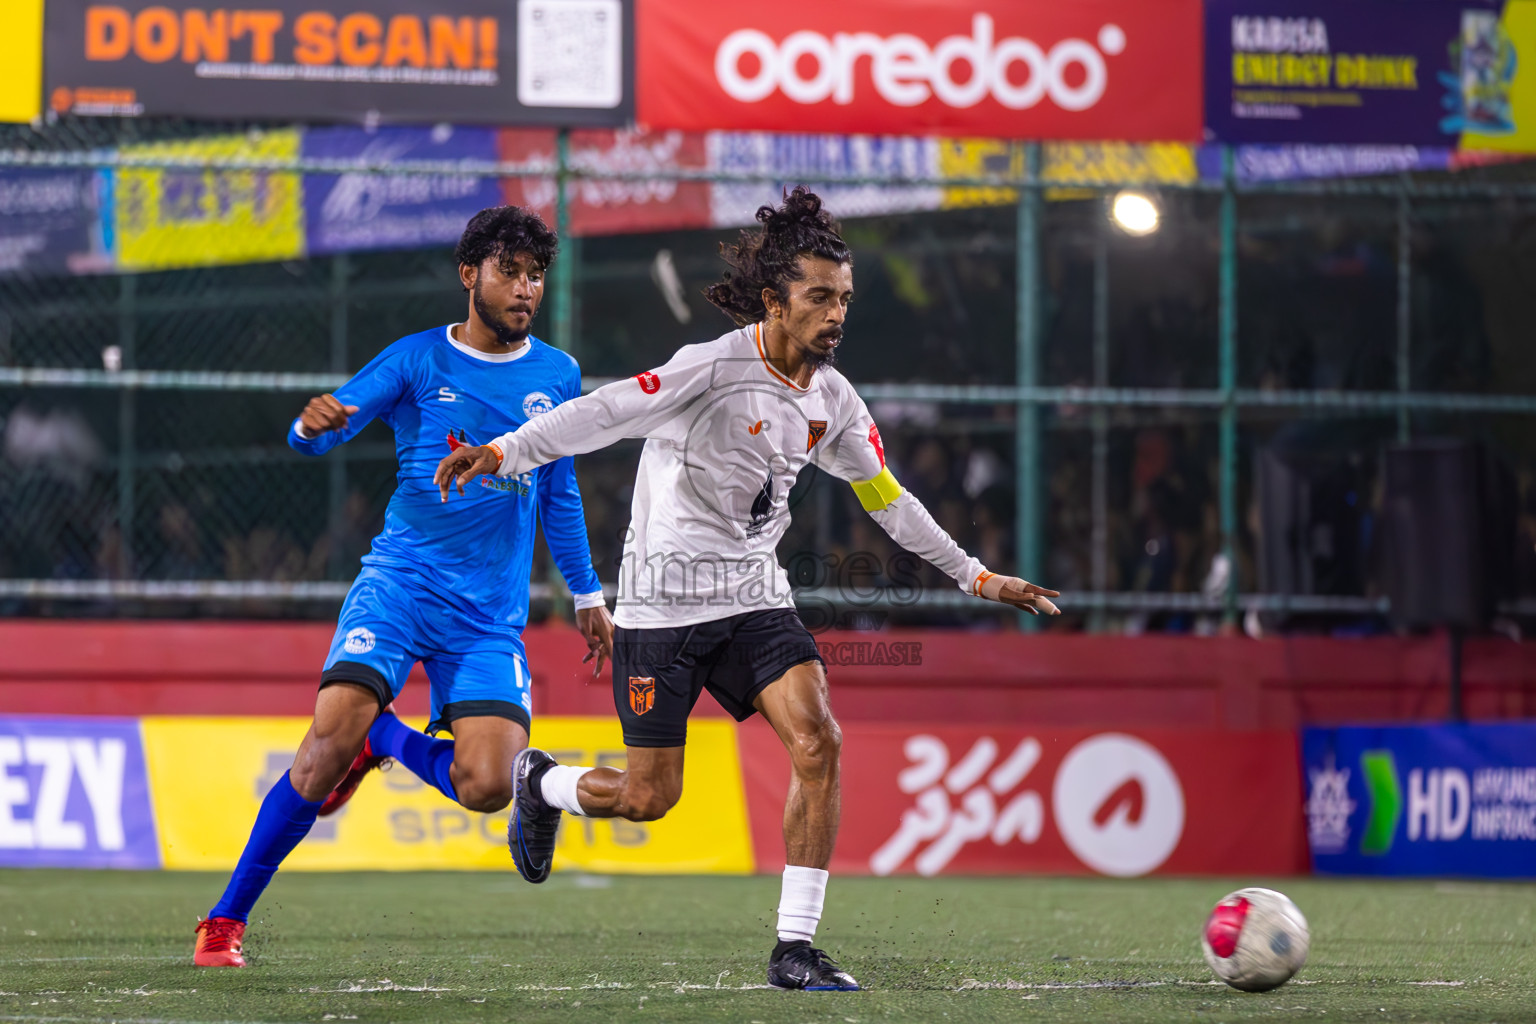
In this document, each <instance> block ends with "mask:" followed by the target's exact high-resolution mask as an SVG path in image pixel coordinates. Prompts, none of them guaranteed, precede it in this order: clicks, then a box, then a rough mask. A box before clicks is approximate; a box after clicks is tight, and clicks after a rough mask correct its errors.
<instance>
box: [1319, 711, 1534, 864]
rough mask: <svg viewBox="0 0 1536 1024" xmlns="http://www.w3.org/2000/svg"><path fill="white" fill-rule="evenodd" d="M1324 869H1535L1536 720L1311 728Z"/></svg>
mask: <svg viewBox="0 0 1536 1024" xmlns="http://www.w3.org/2000/svg"><path fill="white" fill-rule="evenodd" d="M1302 756H1303V758H1304V759H1305V762H1306V772H1307V803H1306V814H1307V838H1308V843H1309V845H1310V846H1311V849H1312V864H1313V866H1314V867H1315V868H1316V870H1318V871H1319V872H1326V873H1330V874H1347V875H1480V876H1487V877H1495V878H1532V877H1536V723H1530V722H1522V723H1514V724H1498V725H1492V724H1490V725H1438V726H1392V727H1364V726H1361V727H1346V728H1338V729H1307V730H1306V731H1305V733H1304V734H1303V739H1302Z"/></svg>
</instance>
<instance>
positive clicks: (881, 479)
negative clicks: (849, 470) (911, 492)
mask: <svg viewBox="0 0 1536 1024" xmlns="http://www.w3.org/2000/svg"><path fill="white" fill-rule="evenodd" d="M853 493H854V494H857V495H858V496H859V504H860V505H863V506H864V511H865V512H878V511H880V510H881V509H883V508H889V507H890V505H891V502H893V501H895V500H896V499H897V498H899V497H901V496H902V494H904V493H906V492H905V491H904V490H903V489H902V486H901V484H900V482H899V481H897V479H896V476H895V474H893V473H892V472H891V471H890V470H889V469H882V470H881V471H880V475H879V476H877V477H875V478H874V479H873V480H857V481H854V484H853Z"/></svg>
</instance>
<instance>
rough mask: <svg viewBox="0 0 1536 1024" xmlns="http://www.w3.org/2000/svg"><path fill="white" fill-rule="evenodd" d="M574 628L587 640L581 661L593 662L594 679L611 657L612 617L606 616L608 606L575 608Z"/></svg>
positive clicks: (583, 662) (584, 662)
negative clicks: (584, 653) (585, 652)
mask: <svg viewBox="0 0 1536 1024" xmlns="http://www.w3.org/2000/svg"><path fill="white" fill-rule="evenodd" d="M576 628H577V629H579V630H581V635H582V636H584V637H586V640H587V656H586V657H585V658H582V659H581V663H582V664H583V665H585V664H586V663H587V662H589V661H592V662H595V664H593V666H592V678H593V679H596V678H597V677H598V675H599V674H600V673H601V672H602V671H603V665H604V663H606V662H607V661H608V659H609V658H611V657H613V619H611V618H609V616H608V606H607V605H605V604H600V605H597V606H596V607H594V608H578V609H576Z"/></svg>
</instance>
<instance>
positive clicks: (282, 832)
mask: <svg viewBox="0 0 1536 1024" xmlns="http://www.w3.org/2000/svg"><path fill="white" fill-rule="evenodd" d="M319 810H320V801H318V800H317V801H315V802H313V803H311V802H310V801H308V800H305V799H304V798H303V797H302V796H300V795H299V791H298V790H296V789H294V788H293V783H292V782H290V781H288V773H287V772H283V777H282V778H280V779H278V780H277V785H275V786H273V787H272V789H271V790H270V791H269V792H268V793H267V797H266V799H265V800H263V801H262V802H261V810H260V811H258V812H256V824H255V825H254V826H252V827H251V838H250V839H249V840H248V841H247V842H246V844H245V852H243V853H241V854H240V860H239V862H238V863H237V864H236V865H235V873H234V874H233V875H231V876H230V879H229V886H228V887H227V888H226V889H225V890H224V895H223V896H221V897H219V902H218V903H217V904H215V905H214V908H213V909H212V910H210V911H208V916H209V917H232V918H234V919H235V920H236V921H244V920H245V919H246V918H247V917H249V916H250V913H251V908H252V907H254V906H255V905H256V901H257V900H258V899H260V898H261V894H262V892H263V891H264V890H265V889H266V887H267V883H269V882H271V881H272V875H273V874H274V873H275V872H276V871H277V866H278V865H279V864H281V863H282V862H283V858H284V857H287V856H288V855H289V854H290V853H292V852H293V848H294V847H295V846H298V845H299V840H301V839H303V838H304V837H305V836H307V835H309V830H310V828H311V826H313V825H314V823H315V814H316V812H317V811H319Z"/></svg>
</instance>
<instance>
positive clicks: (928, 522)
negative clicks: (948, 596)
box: [823, 386, 986, 594]
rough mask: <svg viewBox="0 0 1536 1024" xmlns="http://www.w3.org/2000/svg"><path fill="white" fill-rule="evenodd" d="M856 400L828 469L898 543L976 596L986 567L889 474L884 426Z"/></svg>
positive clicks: (857, 398)
mask: <svg viewBox="0 0 1536 1024" xmlns="http://www.w3.org/2000/svg"><path fill="white" fill-rule="evenodd" d="M849 391H850V393H851V391H852V388H851V386H850V387H849ZM851 397H852V401H853V402H855V403H857V405H856V407H855V408H854V414H853V416H852V417H851V418H850V419H849V420H848V422H847V423H846V424H845V425H844V427H843V429H842V430H841V431H840V432H839V433H838V435H837V437H836V438H834V439H833V448H832V451H831V456H832V457H831V459H830V460H829V463H828V464H827V465H824V466H823V468H825V469H826V470H827V471H828V472H830V473H831V474H832V475H833V476H836V477H839V478H841V479H843V480H847V481H848V482H849V483H851V484H853V485H854V491H855V492H857V493H858V495H859V501H860V503H862V504H863V506H864V510H865V511H866V512H868V513H869V515H870V518H871V519H873V520H874V521H875V522H877V523H879V524H880V528H881V529H883V530H884V531H885V532H886V533H888V534H890V537H891V539H892V540H894V541H895V542H896V543H897V544H900V545H901V546H902V547H904V548H906V549H907V550H908V551H910V552H912V553H913V554H915V555H920V556H922V557H923V558H924V559H925V560H926V561H928V562H929V563H930V564H931V565H934V566H936V567H937V568H938V569H940V570H941V571H942V572H944V573H945V574H947V575H948V576H949V577H950V578H951V579H953V580H954V581H955V583H956V584H958V585H959V587H960V589H961V590H963V591H965V592H966V593H967V594H974V593H976V581H977V579H978V578H979V577H980V576H981V575H982V574H983V573H985V572H986V567H985V566H983V565H982V564H981V562H980V561H978V560H977V559H975V558H972V557H971V556H970V555H968V554H966V552H965V549H963V548H962V547H960V545H959V544H956V543H955V541H954V538H953V537H951V536H950V535H949V534H948V533H946V532H945V531H944V528H943V527H941V526H940V525H939V524H938V523H936V522H934V519H933V516H931V515H929V514H928V510H927V509H926V508H924V507H923V503H922V502H920V501H918V500H917V499H916V498H914V497H913V496H912V495H910V494H908V493H907V492H906V490H905V489H904V488H902V486H901V485H900V484H899V483H897V482H896V478H895V476H894V475H892V474H891V473H890V472H889V471H888V470H886V468H885V445H884V443H883V442H882V441H881V440H880V428H879V427H877V426H875V421H874V418H873V417H871V416H870V414H869V409H868V407H867V406H865V404H864V400H863V399H862V398H859V397H858V396H857V395H852V396H851Z"/></svg>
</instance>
